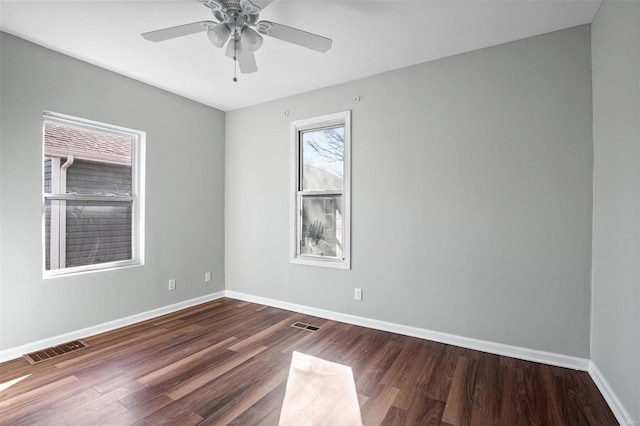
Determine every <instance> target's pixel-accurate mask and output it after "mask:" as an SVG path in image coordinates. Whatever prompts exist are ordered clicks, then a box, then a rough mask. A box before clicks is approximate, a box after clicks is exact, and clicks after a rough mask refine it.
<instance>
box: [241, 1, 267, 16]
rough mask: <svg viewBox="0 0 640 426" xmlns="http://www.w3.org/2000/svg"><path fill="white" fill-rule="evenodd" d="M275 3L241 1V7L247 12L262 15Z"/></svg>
mask: <svg viewBox="0 0 640 426" xmlns="http://www.w3.org/2000/svg"><path fill="white" fill-rule="evenodd" d="M271 3H273V0H240V7H241V8H242V10H244V11H245V12H247V13H249V14H251V15H254V14H256V13H260V11H261V10H263V9H264V8H265V7H267V6H269V5H270V4H271Z"/></svg>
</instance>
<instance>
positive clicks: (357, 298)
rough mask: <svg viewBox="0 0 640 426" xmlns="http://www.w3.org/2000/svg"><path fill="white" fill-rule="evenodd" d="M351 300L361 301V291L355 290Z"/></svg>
mask: <svg viewBox="0 0 640 426" xmlns="http://www.w3.org/2000/svg"><path fill="white" fill-rule="evenodd" d="M353 298H354V299H356V300H362V289H361V288H357V287H356V289H355V292H354V294H353Z"/></svg>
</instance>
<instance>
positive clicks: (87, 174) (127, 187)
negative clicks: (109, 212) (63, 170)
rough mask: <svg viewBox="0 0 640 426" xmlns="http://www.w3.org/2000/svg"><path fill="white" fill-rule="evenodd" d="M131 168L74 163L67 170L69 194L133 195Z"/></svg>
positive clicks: (105, 164)
mask: <svg viewBox="0 0 640 426" xmlns="http://www.w3.org/2000/svg"><path fill="white" fill-rule="evenodd" d="M131 188H132V187H131V166H122V165H118V164H108V163H92V162H89V161H82V160H79V161H74V162H73V164H72V165H71V166H70V167H69V168H68V169H67V191H66V192H67V194H85V195H86V194H91V195H131V193H132V191H131Z"/></svg>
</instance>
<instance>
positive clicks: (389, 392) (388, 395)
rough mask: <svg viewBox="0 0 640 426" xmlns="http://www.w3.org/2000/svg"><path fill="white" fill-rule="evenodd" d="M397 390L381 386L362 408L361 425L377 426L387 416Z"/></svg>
mask: <svg viewBox="0 0 640 426" xmlns="http://www.w3.org/2000/svg"><path fill="white" fill-rule="evenodd" d="M398 392H399V389H398V388H394V387H392V386H383V387H382V388H380V389H378V391H377V392H375V393H374V394H373V395H372V396H371V398H369V399H368V400H367V402H366V403H365V404H364V405H363V406H362V423H363V424H365V425H379V424H381V423H382V421H383V420H384V419H385V417H386V416H387V412H388V411H389V409H390V408H391V404H393V400H394V399H396V395H398Z"/></svg>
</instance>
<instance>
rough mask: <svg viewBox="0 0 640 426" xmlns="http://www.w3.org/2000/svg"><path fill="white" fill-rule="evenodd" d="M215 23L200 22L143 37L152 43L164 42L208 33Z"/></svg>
mask: <svg viewBox="0 0 640 426" xmlns="http://www.w3.org/2000/svg"><path fill="white" fill-rule="evenodd" d="M215 24H216V22H213V21H200V22H193V23H191V24H184V25H178V26H176V27H169V28H164V29H162V30H156V31H149V32H146V33H142V34H141V35H142V37H144V38H145V39H146V40H150V41H164V40H169V39H171V38H176V37H182V36H186V35H189V34H195V33H199V32H202V31H206V30H208V29H209V27H210V26H212V25H215Z"/></svg>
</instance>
